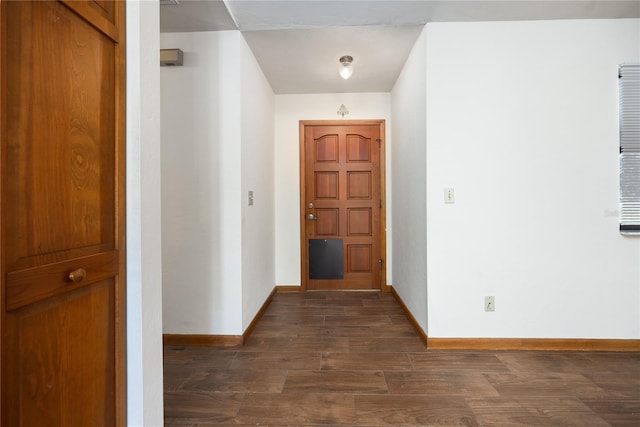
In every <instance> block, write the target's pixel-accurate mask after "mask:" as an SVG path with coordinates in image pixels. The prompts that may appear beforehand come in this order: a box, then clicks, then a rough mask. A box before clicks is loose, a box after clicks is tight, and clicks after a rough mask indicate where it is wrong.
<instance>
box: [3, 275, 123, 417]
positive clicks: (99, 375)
mask: <svg viewBox="0 0 640 427" xmlns="http://www.w3.org/2000/svg"><path fill="white" fill-rule="evenodd" d="M113 292H114V283H113V280H106V281H102V282H99V283H95V284H93V285H91V287H90V289H89V288H82V289H77V290H75V291H72V292H69V293H66V294H64V295H60V296H58V297H55V298H53V299H49V300H47V301H44V302H40V303H36V304H32V305H29V306H27V307H25V308H22V309H20V310H18V311H17V312H15V313H14V315H13V316H10V317H9V318H8V325H5V327H6V329H7V331H8V332H9V334H10V335H11V336H12V339H11V340H7V341H6V342H5V346H4V353H5V354H8V355H10V356H9V357H10V358H11V359H12V360H11V362H10V364H12V365H14V366H15V367H16V372H14V373H13V375H10V377H9V378H8V381H7V383H6V386H7V387H8V388H9V389H10V390H12V391H13V393H12V395H11V396H9V397H8V400H9V404H7V405H5V408H4V411H7V412H8V413H6V414H5V415H6V416H7V419H8V420H11V422H9V423H7V425H12V426H25V427H26V426H44V425H46V426H51V427H53V426H61V427H62V426H96V427H99V426H113V425H114V411H113V408H114V407H115V395H114V393H113V390H114V382H115V372H114V361H113V354H114V345H115V343H114V340H113V332H114V331H113V326H111V325H113V320H114V319H113V313H114V307H113V297H114V295H113ZM105 347H106V348H107V349H108V350H109V351H105ZM82 396H91V398H90V399H88V398H82ZM97 415H98V416H97Z"/></svg>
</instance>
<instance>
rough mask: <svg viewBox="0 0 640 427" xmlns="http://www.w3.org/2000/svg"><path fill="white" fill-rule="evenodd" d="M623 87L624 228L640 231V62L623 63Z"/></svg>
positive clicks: (620, 77) (621, 120)
mask: <svg viewBox="0 0 640 427" xmlns="http://www.w3.org/2000/svg"><path fill="white" fill-rule="evenodd" d="M618 73H619V74H618V76H619V91H620V232H621V233H622V234H638V235H640V64H622V65H621V66H620V69H619V72H618Z"/></svg>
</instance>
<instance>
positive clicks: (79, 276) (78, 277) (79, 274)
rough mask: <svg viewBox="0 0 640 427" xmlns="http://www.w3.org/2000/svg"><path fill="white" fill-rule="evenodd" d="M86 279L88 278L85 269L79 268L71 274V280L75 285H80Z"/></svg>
mask: <svg viewBox="0 0 640 427" xmlns="http://www.w3.org/2000/svg"><path fill="white" fill-rule="evenodd" d="M85 277H87V271H86V270H85V269H84V268H79V269H77V270H73V271H72V272H71V273H69V280H70V281H72V282H73V283H80V282H82V281H83V280H84V278H85Z"/></svg>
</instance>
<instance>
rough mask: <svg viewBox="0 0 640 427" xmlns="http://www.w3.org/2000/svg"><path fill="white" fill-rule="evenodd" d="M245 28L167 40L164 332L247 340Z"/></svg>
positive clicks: (163, 71) (169, 36)
mask: <svg viewBox="0 0 640 427" xmlns="http://www.w3.org/2000/svg"><path fill="white" fill-rule="evenodd" d="M240 40H241V35H240V33H239V32H238V31H222V32H195V33H165V34H162V35H161V45H162V47H163V48H180V49H182V50H183V51H184V66H182V67H163V68H162V69H161V94H162V96H161V110H162V242H163V244H162V248H163V260H164V262H163V291H164V292H163V294H164V295H163V317H164V332H165V333H170V334H221V335H237V334H241V333H242V309H241V308H242V281H241V280H242V279H241V275H242V268H241V259H242V254H241V243H242V242H241V215H242V213H241V212H242V201H243V198H242V194H241V169H240V167H241V151H240V134H241V130H240V120H241V107H240V101H241V100H240V85H241V75H240V73H239V72H238V70H239V69H240Z"/></svg>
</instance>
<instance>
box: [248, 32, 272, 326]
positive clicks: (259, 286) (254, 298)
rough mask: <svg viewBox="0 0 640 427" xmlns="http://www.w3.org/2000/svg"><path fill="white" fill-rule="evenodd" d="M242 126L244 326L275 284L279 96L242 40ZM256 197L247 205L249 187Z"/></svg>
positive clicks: (249, 321)
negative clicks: (276, 97) (276, 108)
mask: <svg viewBox="0 0 640 427" xmlns="http://www.w3.org/2000/svg"><path fill="white" fill-rule="evenodd" d="M240 61H241V69H242V70H241V71H242V72H241V76H242V81H241V105H242V112H241V129H242V190H241V199H242V201H241V205H242V329H243V330H244V329H246V328H247V327H248V326H249V324H250V323H251V321H252V320H253V318H254V317H255V315H256V313H257V312H258V310H259V309H260V307H261V306H262V304H264V302H265V300H266V298H267V297H268V295H269V294H270V293H271V291H272V290H273V288H274V286H275V207H274V203H275V191H274V162H273V161H274V143H273V139H274V95H273V90H272V89H271V86H270V85H269V82H267V79H266V77H265V76H264V74H263V72H262V70H261V69H260V66H259V65H258V62H257V61H256V59H255V57H254V56H253V53H252V52H251V49H249V46H248V45H247V43H246V42H245V40H244V38H241V39H240ZM249 191H253V196H254V202H253V205H252V206H249V204H248V192H249Z"/></svg>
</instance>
